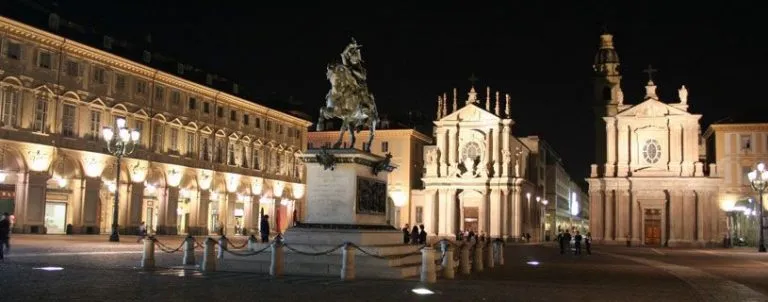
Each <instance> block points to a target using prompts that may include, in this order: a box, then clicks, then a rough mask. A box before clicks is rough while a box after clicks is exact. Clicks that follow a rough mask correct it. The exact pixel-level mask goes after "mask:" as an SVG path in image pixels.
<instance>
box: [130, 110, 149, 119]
mask: <svg viewBox="0 0 768 302" xmlns="http://www.w3.org/2000/svg"><path fill="white" fill-rule="evenodd" d="M133 114H134V115H136V116H140V117H146V118H149V114H147V112H146V111H144V109H139V110H136V112H134V113H133Z"/></svg>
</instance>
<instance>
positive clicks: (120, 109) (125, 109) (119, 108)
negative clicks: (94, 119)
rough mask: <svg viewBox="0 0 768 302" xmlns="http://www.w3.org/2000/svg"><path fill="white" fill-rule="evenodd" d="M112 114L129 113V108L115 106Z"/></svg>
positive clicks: (121, 105) (120, 105)
mask: <svg viewBox="0 0 768 302" xmlns="http://www.w3.org/2000/svg"><path fill="white" fill-rule="evenodd" d="M112 112H121V113H128V108H125V105H123V104H115V105H114V106H112Z"/></svg>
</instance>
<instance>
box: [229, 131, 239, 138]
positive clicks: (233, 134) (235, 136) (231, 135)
mask: <svg viewBox="0 0 768 302" xmlns="http://www.w3.org/2000/svg"><path fill="white" fill-rule="evenodd" d="M229 139H232V140H238V139H240V136H238V135H237V133H235V132H232V134H230V135H229Z"/></svg>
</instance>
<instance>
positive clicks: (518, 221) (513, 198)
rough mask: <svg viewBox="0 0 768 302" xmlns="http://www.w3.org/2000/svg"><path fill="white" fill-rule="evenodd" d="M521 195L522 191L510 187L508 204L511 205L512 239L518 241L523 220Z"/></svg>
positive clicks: (515, 187) (518, 188) (517, 187)
mask: <svg viewBox="0 0 768 302" xmlns="http://www.w3.org/2000/svg"><path fill="white" fill-rule="evenodd" d="M521 194H523V193H522V190H520V187H519V186H517V185H515V186H513V187H512V192H511V193H510V203H511V204H512V211H511V212H512V234H511V236H512V238H516V239H520V234H522V232H523V219H522V211H523V209H522V207H523V204H522V202H521V200H520V199H521Z"/></svg>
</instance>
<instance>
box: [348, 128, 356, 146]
mask: <svg viewBox="0 0 768 302" xmlns="http://www.w3.org/2000/svg"><path fill="white" fill-rule="evenodd" d="M347 128H348V129H349V148H350V149H354V148H355V141H356V140H357V138H356V137H355V127H353V126H352V125H350V126H349V127H347Z"/></svg>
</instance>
